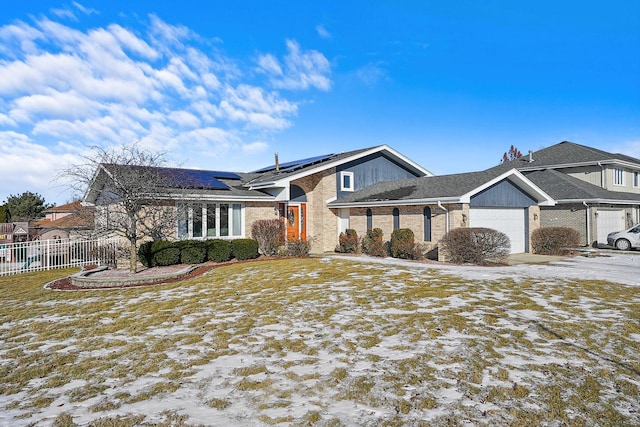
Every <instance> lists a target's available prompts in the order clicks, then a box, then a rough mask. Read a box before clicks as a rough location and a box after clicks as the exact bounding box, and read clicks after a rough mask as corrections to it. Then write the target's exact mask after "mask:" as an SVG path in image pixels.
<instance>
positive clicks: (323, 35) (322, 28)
mask: <svg viewBox="0 0 640 427" xmlns="http://www.w3.org/2000/svg"><path fill="white" fill-rule="evenodd" d="M316 32H317V33H318V35H319V36H320V37H321V38H323V39H330V38H331V37H332V36H331V33H330V32H329V31H328V30H327V29H326V28H325V26H324V25H321V24H319V25H316Z"/></svg>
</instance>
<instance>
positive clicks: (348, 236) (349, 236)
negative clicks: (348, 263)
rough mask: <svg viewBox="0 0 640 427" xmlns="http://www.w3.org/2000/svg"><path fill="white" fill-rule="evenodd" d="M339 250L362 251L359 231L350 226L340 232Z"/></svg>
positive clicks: (345, 251)
mask: <svg viewBox="0 0 640 427" xmlns="http://www.w3.org/2000/svg"><path fill="white" fill-rule="evenodd" d="M338 240H339V244H338V252H342V253H358V252H360V242H359V241H358V233H356V230H354V229H352V228H348V229H347V230H345V232H344V233H340V237H339V238H338Z"/></svg>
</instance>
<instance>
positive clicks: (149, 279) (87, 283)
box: [70, 265, 198, 289]
mask: <svg viewBox="0 0 640 427" xmlns="http://www.w3.org/2000/svg"><path fill="white" fill-rule="evenodd" d="M196 268H198V266H197V265H192V266H189V267H185V268H183V269H182V270H179V271H176V272H175V273H168V274H162V275H157V276H144V277H101V278H98V277H93V278H92V277H90V276H91V275H92V274H93V273H97V272H100V271H104V270H106V268H100V267H99V268H95V269H93V270H83V271H80V272H79V273H75V274H72V275H71V276H70V279H71V284H73V285H74V286H77V287H79V288H84V289H92V288H93V289H96V288H112V287H120V286H133V285H144V284H145V283H154V282H158V281H161V280H167V279H179V278H181V277H183V276H186V275H188V274H189V273H191V272H192V271H193V270H195V269H196Z"/></svg>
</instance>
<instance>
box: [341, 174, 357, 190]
mask: <svg viewBox="0 0 640 427" xmlns="http://www.w3.org/2000/svg"><path fill="white" fill-rule="evenodd" d="M340 191H354V188H353V172H340Z"/></svg>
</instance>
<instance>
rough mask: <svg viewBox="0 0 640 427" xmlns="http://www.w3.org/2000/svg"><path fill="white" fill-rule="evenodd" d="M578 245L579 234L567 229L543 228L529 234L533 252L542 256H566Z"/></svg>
mask: <svg viewBox="0 0 640 427" xmlns="http://www.w3.org/2000/svg"><path fill="white" fill-rule="evenodd" d="M579 244H580V234H578V232H577V231H576V230H574V229H573V228H569V227H543V228H538V229H537V230H534V231H533V233H531V246H532V247H533V252H534V253H537V254H542V255H566V254H567V253H569V252H570V248H574V247H576V246H578V245H579Z"/></svg>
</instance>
